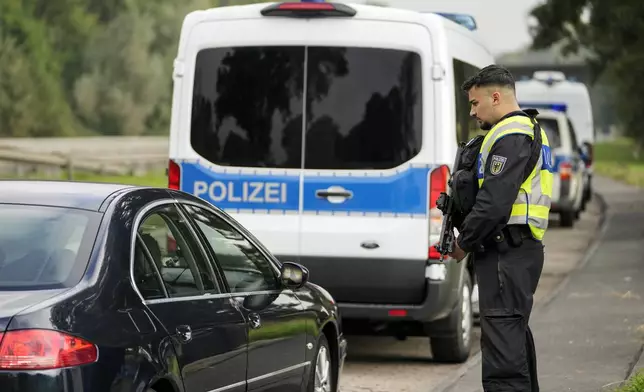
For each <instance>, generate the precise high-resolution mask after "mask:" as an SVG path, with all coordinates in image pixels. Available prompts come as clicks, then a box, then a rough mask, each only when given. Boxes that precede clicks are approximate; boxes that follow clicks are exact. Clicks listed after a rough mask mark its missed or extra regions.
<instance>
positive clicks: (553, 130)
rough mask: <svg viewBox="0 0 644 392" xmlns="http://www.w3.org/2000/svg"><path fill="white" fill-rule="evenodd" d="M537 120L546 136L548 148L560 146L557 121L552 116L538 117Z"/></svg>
mask: <svg viewBox="0 0 644 392" xmlns="http://www.w3.org/2000/svg"><path fill="white" fill-rule="evenodd" d="M537 122H538V123H539V125H540V126H541V129H543V130H544V132H545V133H546V136H548V142H549V143H550V148H557V147H561V135H560V134H559V123H558V122H557V120H556V119H553V118H538V119H537Z"/></svg>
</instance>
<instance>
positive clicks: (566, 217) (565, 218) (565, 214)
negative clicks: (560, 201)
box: [559, 210, 575, 227]
mask: <svg viewBox="0 0 644 392" xmlns="http://www.w3.org/2000/svg"><path fill="white" fill-rule="evenodd" d="M559 216H560V218H559V219H560V224H561V227H572V226H573V224H574V223H575V212H574V211H572V210H566V211H562V212H561V213H560V214H559Z"/></svg>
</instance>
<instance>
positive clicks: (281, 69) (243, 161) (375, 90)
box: [190, 46, 423, 170]
mask: <svg viewBox="0 0 644 392" xmlns="http://www.w3.org/2000/svg"><path fill="white" fill-rule="evenodd" d="M305 81H306V82H305ZM421 88H422V80H421V59H420V56H419V55H418V54H417V53H414V52H409V51H404V50H394V49H382V48H357V47H307V48H304V47H296V46H286V47H279V46H261V47H235V48H209V49H204V50H202V51H200V52H199V53H198V55H197V59H196V66H195V80H194V88H193V106H192V122H191V136H190V141H191V145H192V148H193V149H194V150H195V151H196V152H197V153H198V154H199V155H201V156H202V157H204V158H205V159H207V160H208V161H210V162H212V163H214V164H217V165H221V166H242V167H271V168H300V167H302V165H303V164H304V167H305V168H308V169H339V170H342V169H358V170H359V169H363V170H369V169H388V168H393V167H396V166H398V165H401V164H403V163H405V162H406V161H408V160H409V159H411V158H413V157H414V156H415V155H417V154H418V153H419V152H420V148H421V142H422V120H423V119H422V89H421ZM305 96H306V100H304V98H303V97H305ZM304 101H306V103H305V102H304ZM303 134H304V135H305V138H304V141H303V138H302V135H303ZM302 143H304V146H303V145H302ZM303 153H304V159H303V157H302V154H303Z"/></svg>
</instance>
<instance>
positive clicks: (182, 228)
mask: <svg viewBox="0 0 644 392" xmlns="http://www.w3.org/2000/svg"><path fill="white" fill-rule="evenodd" d="M139 235H140V236H141V240H142V241H143V244H144V245H145V247H146V249H147V251H148V252H149V254H150V256H151V257H152V261H153V262H154V264H155V265H156V267H157V269H158V270H159V272H160V273H161V276H162V278H163V282H164V284H165V286H166V290H167V291H168V294H169V296H170V297H181V296H190V295H197V294H200V293H201V292H202V291H210V292H211V291H214V290H216V286H215V283H214V281H213V278H212V275H211V273H210V272H209V269H208V267H207V264H206V261H205V259H204V258H203V256H202V254H201V253H200V252H199V249H198V245H197V243H196V242H195V240H194V238H193V237H192V234H191V233H190V230H189V228H188V226H187V224H186V223H185V221H183V219H182V217H181V215H180V214H179V211H178V210H177V207H176V206H175V205H166V206H163V207H161V208H158V209H156V210H154V212H153V213H151V214H149V215H148V216H147V217H146V218H145V220H144V221H143V223H142V224H141V226H140V227H139Z"/></svg>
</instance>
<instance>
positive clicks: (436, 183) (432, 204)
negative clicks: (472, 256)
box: [428, 166, 449, 260]
mask: <svg viewBox="0 0 644 392" xmlns="http://www.w3.org/2000/svg"><path fill="white" fill-rule="evenodd" d="M448 180H449V168H448V167H447V166H440V167H438V168H436V169H434V170H433V171H432V172H431V174H430V177H429V236H430V238H432V237H435V238H437V237H438V236H440V233H441V226H442V225H443V213H442V212H441V210H439V209H438V207H437V206H436V200H438V197H439V196H440V195H441V193H442V192H447V181H448ZM428 258H429V259H432V260H434V259H435V260H438V259H439V258H440V254H439V253H438V251H437V250H436V248H435V247H434V246H430V247H429V249H428Z"/></svg>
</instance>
